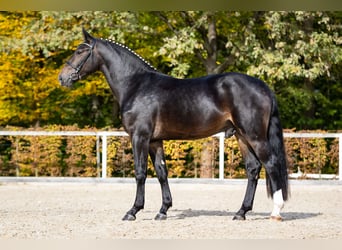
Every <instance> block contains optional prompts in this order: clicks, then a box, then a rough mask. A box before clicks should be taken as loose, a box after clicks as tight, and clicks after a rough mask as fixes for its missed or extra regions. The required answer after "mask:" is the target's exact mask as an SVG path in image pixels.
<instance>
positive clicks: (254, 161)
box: [233, 138, 261, 220]
mask: <svg viewBox="0 0 342 250" xmlns="http://www.w3.org/2000/svg"><path fill="white" fill-rule="evenodd" d="M238 142H239V146H240V150H241V153H242V156H243V159H244V161H245V167H246V171H247V177H248V182H247V189H246V193H245V197H244V200H243V202H242V206H241V208H240V210H239V211H238V212H237V213H236V214H235V216H234V217H233V220H245V219H246V213H247V212H248V211H250V210H252V208H253V202H254V196H255V191H256V188H257V185H258V179H259V173H260V170H261V163H260V161H259V160H258V158H257V157H256V156H255V153H254V152H253V150H252V149H251V148H250V147H249V146H248V145H247V144H246V143H245V142H244V141H243V140H242V139H241V138H238Z"/></svg>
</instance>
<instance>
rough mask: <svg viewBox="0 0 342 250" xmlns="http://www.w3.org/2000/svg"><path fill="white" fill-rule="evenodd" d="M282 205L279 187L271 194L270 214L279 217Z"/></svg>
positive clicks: (282, 200) (281, 194)
mask: <svg viewBox="0 0 342 250" xmlns="http://www.w3.org/2000/svg"><path fill="white" fill-rule="evenodd" d="M283 207H284V199H283V193H282V191H281V189H279V190H278V191H275V192H274V194H273V211H272V214H271V216H275V217H281V216H280V210H281V209H282V208H283Z"/></svg>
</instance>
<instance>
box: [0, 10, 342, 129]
mask: <svg viewBox="0 0 342 250" xmlns="http://www.w3.org/2000/svg"><path fill="white" fill-rule="evenodd" d="M341 16H342V14H341V12H317V11H316V12H303V11H296V12H284V11H283V12H232V11H222V12H210V11H169V12H167V11H163V12H161V11H149V12H115V11H111V12H108V11H78V12H66V11H58V12H53V11H38V12H36V11H26V12H0V70H1V72H2V74H1V75H2V77H1V79H0V89H1V97H0V110H1V112H0V126H1V125H2V126H4V125H9V124H11V125H20V126H26V127H28V126H39V125H41V126H43V125H47V124H64V125H68V124H70V125H71V124H75V123H77V124H78V125H79V126H80V127H85V126H96V127H105V126H117V127H118V126H120V120H119V117H118V106H117V103H116V101H115V99H114V98H113V96H112V95H111V93H110V90H109V88H108V86H107V84H106V82H105V80H104V78H103V77H102V76H100V74H96V75H94V76H92V77H90V78H88V79H87V80H84V81H81V82H80V83H79V84H77V86H76V87H75V88H74V89H73V90H65V89H64V88H61V87H60V86H59V83H58V81H57V75H58V71H59V70H60V68H61V67H62V65H63V64H64V63H65V61H66V58H67V57H68V56H70V54H71V53H72V51H73V50H74V49H75V47H76V46H77V44H78V43H79V42H80V41H82V33H81V27H85V28H86V29H88V30H89V31H90V32H91V33H92V34H94V35H95V36H98V37H104V38H110V39H114V40H116V41H118V42H121V43H124V44H126V45H127V46H129V47H130V48H132V49H133V50H135V51H136V52H137V53H138V54H140V55H142V56H143V57H144V58H146V59H147V60H148V61H150V62H151V64H153V65H154V66H155V67H156V68H158V69H159V70H160V71H162V72H163V73H167V74H171V75H173V76H176V77H182V78H183V77H197V76H202V75H205V74H212V73H222V72H227V71H238V72H245V73H248V74H250V75H253V76H256V77H259V78H261V79H263V80H264V81H266V82H267V83H268V85H269V86H270V87H271V88H272V89H273V90H274V91H275V93H276V95H277V98H278V101H279V104H280V110H281V118H282V121H283V125H284V127H287V128H294V127H295V128H297V129H304V128H305V129H331V130H334V129H339V128H341V122H342V119H341V118H342V117H341V110H342V102H341V98H340V96H341V89H342V88H341V70H340V69H341V60H342V51H341V43H342V38H341V29H342V27H341ZM113 113H115V115H111V114H113Z"/></svg>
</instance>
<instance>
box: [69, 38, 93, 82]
mask: <svg viewBox="0 0 342 250" xmlns="http://www.w3.org/2000/svg"><path fill="white" fill-rule="evenodd" d="M82 44H84V45H86V46H88V47H89V48H90V49H89V53H88V55H87V56H86V57H85V58H84V59H83V60H82V61H81V62H80V64H79V65H78V66H77V67H76V66H74V65H72V64H71V62H69V61H67V62H66V64H67V65H69V66H70V67H71V68H73V69H74V70H75V71H74V72H73V73H71V74H70V76H69V78H70V79H71V80H73V81H77V80H79V79H81V75H80V74H79V72H80V70H81V69H82V67H83V65H84V64H85V63H86V61H87V60H88V58H89V57H90V56H91V55H92V54H93V48H94V46H95V43H93V44H92V45H90V44H88V43H82ZM82 44H81V45H82Z"/></svg>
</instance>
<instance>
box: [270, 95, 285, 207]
mask: <svg viewBox="0 0 342 250" xmlns="http://www.w3.org/2000/svg"><path fill="white" fill-rule="evenodd" d="M268 140H269V143H270V145H271V148H272V155H273V157H275V158H274V159H275V161H274V164H275V166H274V167H275V168H276V170H275V171H278V176H279V180H278V181H279V183H280V185H281V190H282V193H283V199H284V201H286V200H287V199H288V198H289V185H288V172H287V160H286V153H285V146H284V138H283V129H282V126H281V123H280V118H279V112H278V105H277V101H276V98H275V96H274V94H272V110H271V115H270V121H269V128H268ZM266 186H267V194H268V196H271V197H272V198H273V194H274V192H275V191H277V190H272V185H271V183H270V178H269V176H268V174H267V173H266Z"/></svg>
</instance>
